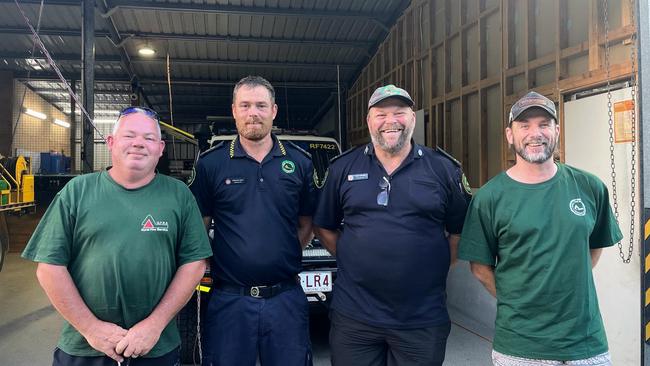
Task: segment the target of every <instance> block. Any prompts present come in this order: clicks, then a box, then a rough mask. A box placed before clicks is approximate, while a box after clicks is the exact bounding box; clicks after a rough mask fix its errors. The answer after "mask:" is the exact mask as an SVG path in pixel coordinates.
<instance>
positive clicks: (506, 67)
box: [347, 0, 636, 187]
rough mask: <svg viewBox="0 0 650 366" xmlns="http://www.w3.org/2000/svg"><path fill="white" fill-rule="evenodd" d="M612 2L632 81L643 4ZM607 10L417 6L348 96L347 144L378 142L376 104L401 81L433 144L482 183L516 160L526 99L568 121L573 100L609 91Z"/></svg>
mask: <svg viewBox="0 0 650 366" xmlns="http://www.w3.org/2000/svg"><path fill="white" fill-rule="evenodd" d="M608 4H609V5H608V8H607V14H608V20H609V32H608V36H607V38H608V40H609V45H610V53H611V56H610V75H611V76H610V77H611V79H612V80H620V79H622V78H629V77H630V76H631V70H632V63H631V51H632V49H631V47H630V45H631V44H632V43H633V42H632V37H633V36H634V25H633V24H632V19H633V17H632V16H633V14H632V9H635V8H636V5H633V4H632V2H631V1H630V0H609V1H608ZM604 13H605V11H604V9H602V0H419V1H418V0H414V1H413V2H412V4H411V6H410V7H409V8H408V9H407V10H406V11H405V12H404V14H403V15H402V17H401V18H400V19H399V20H398V21H397V24H396V25H395V26H394V27H393V28H392V29H391V31H390V33H389V35H388V36H387V37H386V39H385V41H384V42H383V43H382V44H381V46H380V47H379V49H378V51H377V53H376V54H375V55H374V56H373V58H372V59H371V61H370V62H369V64H368V65H367V66H366V67H365V68H364V69H363V71H362V73H361V75H360V76H359V78H358V79H357V80H356V81H355V82H354V84H353V85H352V87H351V88H350V90H349V92H348V100H347V106H348V108H347V114H348V115H347V123H348V126H347V131H348V141H350V144H351V145H359V144H362V143H365V142H367V141H369V137H368V130H367V127H366V122H365V118H366V112H367V110H366V109H367V107H366V106H367V102H368V98H369V97H370V95H371V94H372V92H373V91H374V89H375V88H377V87H378V86H381V85H384V84H396V85H398V86H400V87H402V88H404V89H406V90H407V91H409V92H410V93H411V95H412V96H413V98H414V99H415V102H416V109H424V110H425V130H426V136H427V145H429V146H434V145H438V146H440V147H442V148H444V149H445V150H447V151H448V152H450V153H451V154H452V155H454V156H455V157H456V158H457V159H459V160H460V161H461V162H462V163H463V166H464V169H465V173H466V174H467V176H468V178H469V180H470V183H471V185H472V186H473V187H478V186H480V185H482V184H484V183H485V182H486V181H487V180H488V179H489V178H490V177H492V176H494V175H495V174H497V173H498V172H500V171H501V170H503V169H504V168H505V167H507V166H508V165H509V164H511V163H512V161H513V157H512V155H511V152H510V151H509V149H508V146H507V144H506V142H505V138H504V132H503V130H504V127H505V120H506V117H507V112H508V110H509V108H510V105H512V103H514V101H516V100H517V99H518V98H519V97H520V96H521V95H523V94H525V93H526V92H527V91H528V90H536V91H538V92H540V93H542V94H544V95H546V96H548V97H549V98H551V99H553V100H554V101H556V102H558V105H559V113H560V116H561V115H562V103H561V102H560V100H561V99H562V98H563V97H564V96H565V95H567V94H569V93H572V92H576V91H579V90H583V89H589V88H594V87H598V86H602V85H604V83H605V82H606V72H605V67H604V66H605V57H604V55H605V47H604V45H605V38H606V37H605V31H604V28H605V23H604V20H603V19H604V18H603V15H604ZM569 122H570V121H569ZM560 123H561V124H562V123H563V122H562V118H561V117H560ZM562 144H563V142H562ZM562 144H561V146H563V145H562ZM562 150H563V149H562V147H560V155H561V156H562Z"/></svg>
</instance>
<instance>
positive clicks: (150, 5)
mask: <svg viewBox="0 0 650 366" xmlns="http://www.w3.org/2000/svg"><path fill="white" fill-rule="evenodd" d="M108 4H109V7H110V8H109V9H108V11H107V12H106V13H105V14H102V16H103V17H107V16H110V15H112V14H113V13H115V12H116V11H118V10H120V9H136V10H158V11H174V12H186V13H211V14H213V13H216V14H237V15H262V16H286V17H296V16H299V17H310V18H335V19H354V20H367V21H372V22H374V23H376V24H378V25H379V26H381V27H384V28H387V26H386V24H385V23H384V22H383V21H382V20H381V18H383V17H386V16H390V14H384V13H370V12H360V11H340V10H319V9H297V8H271V7H260V6H237V5H221V4H198V3H162V2H150V1H133V0H111V1H108Z"/></svg>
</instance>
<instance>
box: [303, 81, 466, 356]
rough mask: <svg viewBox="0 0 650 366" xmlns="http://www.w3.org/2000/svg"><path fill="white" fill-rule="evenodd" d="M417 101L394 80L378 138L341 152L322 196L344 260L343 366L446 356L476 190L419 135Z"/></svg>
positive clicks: (381, 108) (374, 131) (382, 93)
mask: <svg viewBox="0 0 650 366" xmlns="http://www.w3.org/2000/svg"><path fill="white" fill-rule="evenodd" d="M413 104H414V103H413V99H411V96H410V95H409V94H408V93H407V92H406V91H405V90H404V89H401V88H398V87H396V86H394V85H387V86H384V87H381V88H378V89H377V90H375V92H374V93H373V94H372V96H371V97H370V101H369V103H368V117H367V123H368V130H369V132H370V137H371V140H372V142H371V143H368V144H366V145H362V146H359V147H357V148H355V149H352V150H350V151H348V152H346V153H344V154H342V155H340V156H339V157H337V158H335V159H333V160H332V163H331V165H330V167H329V172H328V178H327V180H326V182H325V186H324V187H323V189H322V191H321V194H320V201H319V205H318V208H317V210H316V213H315V215H314V218H313V222H314V224H315V225H316V226H317V228H316V235H318V236H319V238H320V239H321V241H322V243H323V244H324V245H325V247H326V248H327V249H328V250H329V251H330V252H332V253H336V258H337V263H338V276H337V279H336V283H335V285H334V295H333V297H332V304H331V309H332V311H331V314H330V318H331V330H330V346H331V351H332V353H331V354H332V364H333V365H334V366H337V365H344V366H347V365H372V366H375V365H377V366H383V365H432V366H433V365H442V362H443V360H444V358H445V346H446V342H447V336H448V335H449V330H450V321H449V315H448V314H447V308H446V301H445V299H446V296H445V283H446V279H447V272H448V271H449V266H450V263H452V262H454V261H455V258H456V247H457V243H458V234H459V233H460V231H461V229H462V225H463V221H464V218H465V212H466V210H467V205H468V203H469V199H470V195H469V192H470V190H469V187H468V185H467V184H466V182H467V180H466V179H464V176H463V172H462V169H461V166H460V163H458V162H457V161H456V160H455V159H453V158H452V157H450V156H449V155H447V154H446V153H445V152H444V151H442V150H440V149H431V148H428V147H425V146H421V145H418V144H416V143H415V142H414V141H413V140H412V139H411V137H412V135H413V127H414V126H415V113H414V112H413V109H412V107H413ZM463 182H465V184H463ZM448 234H450V235H448Z"/></svg>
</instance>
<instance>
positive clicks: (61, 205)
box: [21, 182, 75, 266]
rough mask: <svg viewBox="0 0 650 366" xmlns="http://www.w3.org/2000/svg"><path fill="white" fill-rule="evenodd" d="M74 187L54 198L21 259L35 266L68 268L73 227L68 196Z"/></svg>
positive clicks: (68, 186) (73, 216) (66, 188)
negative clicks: (45, 265) (41, 264)
mask: <svg viewBox="0 0 650 366" xmlns="http://www.w3.org/2000/svg"><path fill="white" fill-rule="evenodd" d="M73 183H74V182H71V183H68V185H66V187H64V188H63V189H62V190H61V191H60V192H59V193H57V195H56V196H55V197H54V200H53V201H52V203H51V204H50V206H49V207H48V209H47V211H46V212H45V215H43V217H42V218H41V221H40V222H39V223H38V226H36V230H35V231H34V234H33V235H32V237H31V238H30V239H29V242H28V243H27V247H25V250H24V251H23V253H22V254H21V256H22V257H23V258H25V259H28V260H32V261H34V262H42V263H47V264H54V265H62V266H67V265H68V263H69V262H70V259H71V258H70V253H71V250H72V237H73V235H72V233H73V231H74V226H75V213H74V212H73V210H71V209H70V204H71V203H70V200H69V199H68V198H69V195H70V194H71V192H70V191H71V189H70V185H71V184H73Z"/></svg>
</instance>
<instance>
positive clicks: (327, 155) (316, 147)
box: [292, 140, 340, 188]
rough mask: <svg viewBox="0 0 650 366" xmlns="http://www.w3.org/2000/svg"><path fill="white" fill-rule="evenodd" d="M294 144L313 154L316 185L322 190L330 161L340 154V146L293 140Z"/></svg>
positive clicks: (329, 143)
mask: <svg viewBox="0 0 650 366" xmlns="http://www.w3.org/2000/svg"><path fill="white" fill-rule="evenodd" d="M292 142H293V143H294V144H296V145H298V146H300V147H301V148H302V149H304V150H305V151H307V152H308V153H310V154H311V160H312V162H313V163H314V171H315V172H316V179H315V180H314V183H316V185H317V186H318V187H319V188H320V186H321V185H322V184H323V183H324V182H323V180H324V179H325V172H326V171H327V167H329V165H330V159H331V158H333V157H335V156H337V155H338V154H339V153H340V152H339V148H338V146H337V145H336V144H334V143H331V142H322V141H302V140H298V141H297V140H293V141H292Z"/></svg>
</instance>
